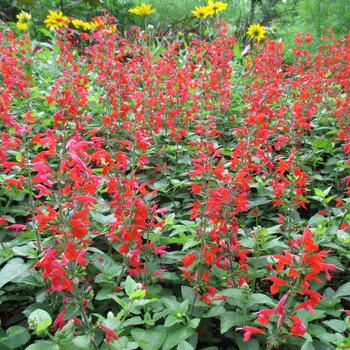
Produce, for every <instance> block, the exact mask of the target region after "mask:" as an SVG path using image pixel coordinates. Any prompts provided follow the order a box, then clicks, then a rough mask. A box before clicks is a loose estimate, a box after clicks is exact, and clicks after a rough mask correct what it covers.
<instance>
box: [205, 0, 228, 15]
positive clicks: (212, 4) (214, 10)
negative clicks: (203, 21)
mask: <svg viewBox="0 0 350 350" xmlns="http://www.w3.org/2000/svg"><path fill="white" fill-rule="evenodd" d="M227 6H228V4H226V2H223V1H213V0H208V9H209V11H210V14H211V15H217V14H218V13H219V12H221V11H224V10H226V9H227Z"/></svg>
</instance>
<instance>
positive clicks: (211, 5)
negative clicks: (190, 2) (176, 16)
mask: <svg viewBox="0 0 350 350" xmlns="http://www.w3.org/2000/svg"><path fill="white" fill-rule="evenodd" d="M227 6H228V4H227V3H226V2H223V1H213V0H208V4H207V5H206V6H197V7H196V8H195V9H194V10H193V11H192V14H193V15H194V16H195V17H197V18H201V19H202V18H207V17H208V16H211V15H217V14H218V13H220V12H221V11H224V10H226V9H227Z"/></svg>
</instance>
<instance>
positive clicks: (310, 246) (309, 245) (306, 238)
mask: <svg viewBox="0 0 350 350" xmlns="http://www.w3.org/2000/svg"><path fill="white" fill-rule="evenodd" d="M303 247H304V250H305V251H306V252H309V253H312V252H314V251H317V250H318V245H317V244H316V243H315V242H314V240H313V239H312V233H311V232H310V230H309V227H308V226H307V227H306V228H305V230H304V234H303Z"/></svg>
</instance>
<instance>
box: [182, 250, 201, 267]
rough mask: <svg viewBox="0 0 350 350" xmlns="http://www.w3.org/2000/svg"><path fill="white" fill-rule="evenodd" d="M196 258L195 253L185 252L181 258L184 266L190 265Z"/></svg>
mask: <svg viewBox="0 0 350 350" xmlns="http://www.w3.org/2000/svg"><path fill="white" fill-rule="evenodd" d="M196 258H197V255H196V254H194V253H190V254H186V255H185V256H184V257H183V258H182V259H181V260H182V261H183V263H184V267H185V268H187V267H189V266H191V265H192V264H193V263H194V261H195V260H196Z"/></svg>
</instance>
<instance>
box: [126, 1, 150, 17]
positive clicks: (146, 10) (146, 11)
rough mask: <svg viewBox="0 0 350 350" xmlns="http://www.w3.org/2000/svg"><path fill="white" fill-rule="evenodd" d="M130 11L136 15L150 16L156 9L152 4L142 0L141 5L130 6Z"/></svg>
mask: <svg viewBox="0 0 350 350" xmlns="http://www.w3.org/2000/svg"><path fill="white" fill-rule="evenodd" d="M129 12H130V13H132V14H134V15H136V16H149V15H150V14H151V13H153V12H156V9H154V8H152V5H148V4H146V3H145V2H142V3H141V5H139V6H136V7H132V8H130V9H129Z"/></svg>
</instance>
